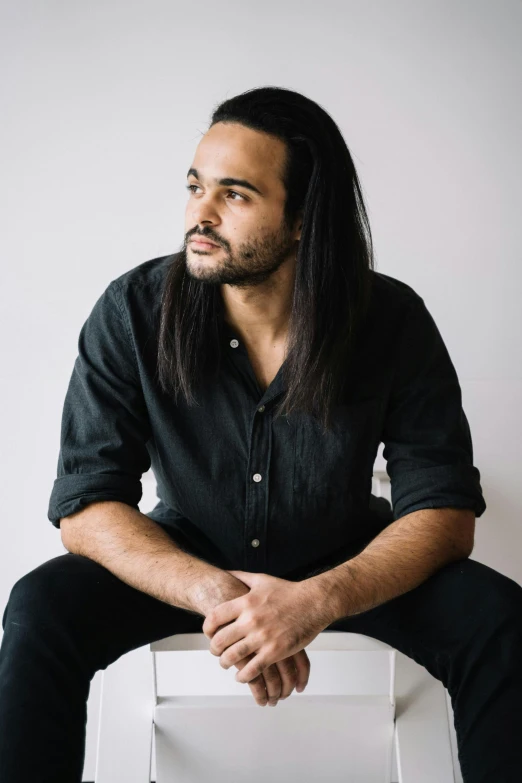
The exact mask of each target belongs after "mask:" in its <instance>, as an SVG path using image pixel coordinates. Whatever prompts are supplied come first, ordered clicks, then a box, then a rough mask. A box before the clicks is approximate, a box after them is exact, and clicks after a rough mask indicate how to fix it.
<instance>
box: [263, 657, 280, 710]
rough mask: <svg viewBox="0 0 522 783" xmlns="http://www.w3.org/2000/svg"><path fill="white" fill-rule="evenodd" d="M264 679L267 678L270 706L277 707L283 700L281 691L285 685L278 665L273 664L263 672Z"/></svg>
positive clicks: (267, 693)
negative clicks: (281, 699)
mask: <svg viewBox="0 0 522 783" xmlns="http://www.w3.org/2000/svg"><path fill="white" fill-rule="evenodd" d="M263 677H264V678H265V685H266V695H267V697H268V704H269V705H276V704H277V702H278V701H279V699H280V698H281V691H282V689H283V683H282V680H281V675H280V673H279V668H278V666H277V664H275V663H273V664H272V665H271V666H267V668H266V669H265V670H264V671H263Z"/></svg>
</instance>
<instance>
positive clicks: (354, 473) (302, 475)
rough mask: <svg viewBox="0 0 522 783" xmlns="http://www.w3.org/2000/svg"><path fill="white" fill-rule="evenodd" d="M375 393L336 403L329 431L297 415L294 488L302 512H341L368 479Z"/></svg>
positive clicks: (377, 428)
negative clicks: (373, 395) (340, 403)
mask: <svg viewBox="0 0 522 783" xmlns="http://www.w3.org/2000/svg"><path fill="white" fill-rule="evenodd" d="M382 408H383V401H382V400H381V399H380V398H379V397H372V398H369V399H364V400H358V401H354V402H348V403H345V404H342V405H339V406H337V408H336V413H335V418H334V422H333V424H332V427H331V429H330V430H329V431H327V432H323V430H322V427H321V425H320V424H319V423H318V422H317V421H316V420H315V419H313V418H312V417H305V416H301V415H300V416H299V418H298V419H296V422H295V427H296V435H295V455H294V476H293V490H294V501H295V502H296V504H297V505H298V507H300V508H302V510H303V513H306V514H308V513H310V512H312V513H314V514H317V513H323V514H324V513H326V514H328V515H330V514H334V515H335V514H336V515H343V516H346V514H347V513H349V511H350V510H351V509H352V507H353V506H354V504H355V503H356V502H357V499H358V497H359V496H363V495H364V492H365V490H366V489H367V483H368V480H369V481H370V482H371V472H372V469H373V464H374V462H375V456H376V453H377V448H378V445H379V442H380V432H381V427H382Z"/></svg>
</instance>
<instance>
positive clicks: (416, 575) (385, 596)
mask: <svg viewBox="0 0 522 783" xmlns="http://www.w3.org/2000/svg"><path fill="white" fill-rule="evenodd" d="M459 512H462V510H461V509H458V510H457V509H455V510H452V509H448V508H444V509H422V510H420V511H416V512H413V513H412V514H408V515H407V516H405V517H402V518H401V519H399V520H397V521H395V522H392V523H391V524H390V525H388V527H386V528H385V529H384V530H383V531H382V532H381V533H379V535H378V536H376V537H375V538H374V539H373V540H372V541H371V542H370V543H369V544H368V546H366V548H365V549H364V550H363V551H362V552H360V553H359V554H358V555H357V556H356V557H353V558H352V559H351V560H347V561H346V562H344V563H341V564H340V565H338V566H336V567H335V568H332V569H330V570H329V571H325V572H324V573H322V574H319V575H317V576H313V577H311V578H310V579H308V580H307V581H308V582H309V583H310V587H312V588H314V590H316V591H317V594H318V599H319V600H321V601H324V602H325V605H328V606H329V607H331V616H332V622H335V621H336V620H339V619H341V618H342V617H348V616H351V615H356V614H360V613H361V612H366V611H368V610H369V609H373V608H374V607H376V606H379V605H380V604H383V603H385V602H386V601H390V600H391V599H393V598H396V597H397V596H399V595H402V594H403V593H407V592H409V591H410V590H413V589H414V588H415V587H418V586H419V585H420V584H422V582H424V581H425V580H426V579H428V577H430V576H431V575H432V574H434V573H435V572H436V571H438V570H439V569H440V568H442V567H443V566H444V565H446V564H447V563H449V562H453V561H455V560H461V559H463V558H466V557H468V556H469V555H470V553H471V550H469V548H467V547H466V546H465V545H464V543H463V541H462V540H461V537H459V535H458V529H459V528H458V525H459V517H458V514H459Z"/></svg>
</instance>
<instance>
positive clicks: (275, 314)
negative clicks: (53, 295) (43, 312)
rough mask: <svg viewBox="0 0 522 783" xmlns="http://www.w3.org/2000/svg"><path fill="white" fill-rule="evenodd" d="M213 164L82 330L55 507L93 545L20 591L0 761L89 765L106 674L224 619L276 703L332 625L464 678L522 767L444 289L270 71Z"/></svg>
mask: <svg viewBox="0 0 522 783" xmlns="http://www.w3.org/2000/svg"><path fill="white" fill-rule="evenodd" d="M188 179H189V184H188V188H189V191H190V195H189V197H188V202H187V207H186V213H185V232H186V235H185V240H184V243H183V246H182V248H181V250H180V251H179V252H175V253H173V254H171V255H167V256H162V257H159V258H154V259H152V260H149V261H146V262H145V263H142V264H140V265H139V266H137V267H135V268H133V269H130V270H129V271H127V272H125V273H124V274H122V275H120V276H119V277H117V278H116V279H114V280H112V281H111V282H110V283H109V284H108V286H107V288H106V289H105V291H104V292H103V293H102V295H101V296H100V297H99V299H98V300H97V302H96V303H95V305H94V307H93V309H92V311H91V313H90V315H89V317H88V318H87V320H86V322H85V323H84V325H83V327H82V329H81V332H80V337H79V342H78V356H77V359H76V362H75V365H74V369H73V372H72V376H71V379H70V383H69V387H68V390H67V395H66V399H65V404H64V410H63V418H62V429H61V447H60V455H59V460H58V475H57V478H56V481H55V482H54V486H53V488H52V493H51V497H50V503H49V510H48V518H49V520H50V521H51V522H52V523H53V525H55V526H56V527H57V528H59V529H60V533H61V538H62V541H63V543H64V546H65V548H66V549H67V550H68V551H67V553H65V554H63V555H60V556H58V557H55V558H53V559H51V560H49V561H47V562H45V563H42V564H41V565H40V566H38V567H37V568H35V569H34V570H33V571H31V572H30V573H28V574H26V575H25V576H23V577H22V578H21V579H20V580H18V581H17V582H16V584H15V585H14V586H13V589H12V591H11V595H10V598H9V602H8V604H7V606H6V608H5V612H4V616H3V628H4V636H3V640H2V646H1V649H0V783H29V781H33V780H34V781H36V780H38V781H46V782H47V781H52V783H73V781H74V782H78V783H79V781H80V780H81V775H82V769H83V763H84V752H85V725H86V714H87V713H86V705H87V699H88V695H89V688H90V682H91V680H92V678H93V676H94V674H95V673H96V671H99V670H100V669H105V668H106V667H107V666H109V664H111V663H112V662H113V661H115V660H116V659H117V658H119V657H120V656H121V655H123V654H125V653H126V652H128V651H130V650H133V649H135V648H137V647H140V646H142V645H145V644H148V643H150V642H152V641H155V640H157V639H161V638H164V637H166V636H170V635H172V634H175V633H189V632H198V631H203V632H204V633H205V634H206V635H207V636H208V638H209V639H210V640H211V648H210V649H211V653H212V654H213V655H215V656H217V657H219V663H220V665H221V666H224V667H225V668H228V667H230V666H234V667H236V668H237V670H238V671H237V675H236V678H237V679H238V680H239V681H240V682H244V683H248V685H249V687H250V690H251V691H252V694H253V697H254V698H255V700H256V702H257V703H259V704H263V705H264V704H266V703H267V702H269V703H270V704H274V705H275V704H276V703H277V701H278V699H282V698H286V697H288V696H289V694H290V693H291V692H292V691H293V689H294V687H295V688H296V689H297V690H302V689H303V688H304V687H305V686H306V683H307V681H308V678H309V674H310V661H309V659H308V656H307V654H306V649H305V648H306V646H307V645H308V644H310V642H311V641H312V640H313V639H314V638H315V637H316V636H317V635H318V634H319V633H320V632H321V631H323V630H325V629H336V630H343V631H353V632H358V633H363V634H366V635H368V636H372V637H374V638H376V639H380V640H382V641H383V642H386V643H387V644H390V645H391V646H393V647H395V648H396V649H398V650H400V651H402V652H404V653H405V654H406V655H408V656H410V657H412V658H413V659H415V660H416V661H417V662H419V663H421V664H422V665H423V666H425V668H426V669H427V670H428V671H429V672H430V673H431V674H433V676H435V677H436V678H438V679H439V680H441V681H442V682H443V683H444V685H445V686H446V687H447V688H448V691H449V693H450V695H451V699H452V704H453V709H454V715H455V727H456V733H457V739H458V747H459V759H460V763H461V767H462V770H463V775H464V779H465V781H466V783H472V781H474V782H475V783H478V781H498V783H500V781H502V783H508V781H512V782H513V783H514V781H518V780H519V776H520V771H519V764H520V762H519V751H518V743H519V738H520V736H521V734H522V717H521V714H522V713H521V710H520V702H521V700H522V673H521V667H520V665H519V664H520V657H521V653H522V612H521V606H522V588H521V587H520V586H519V585H518V584H516V583H515V582H514V581H513V580H511V579H509V578H507V577H506V576H504V575H502V574H500V573H498V572H496V571H494V570H493V569H491V568H489V567H487V566H485V565H483V564H481V563H478V562H475V561H473V560H471V559H469V555H470V554H471V552H472V549H473V542H474V527H475V519H476V518H477V517H480V516H481V515H482V514H483V512H484V510H485V508H486V504H485V501H484V498H483V494H482V489H481V486H480V474H479V471H478V469H477V468H476V467H475V466H474V465H473V452H472V441H471V433H470V429H469V425H468V421H467V419H466V416H465V414H464V411H463V409H462V404H461V390H460V386H459V381H458V378H457V374H456V371H455V368H454V366H453V363H452V361H451V359H450V356H449V354H448V351H447V350H446V347H445V344H444V342H443V340H442V337H441V335H440V332H439V330H438V329H437V326H436V325H435V322H434V320H433V318H432V317H431V315H430V313H429V311H428V309H427V308H426V306H425V303H424V300H423V299H422V298H421V297H420V296H419V295H418V294H417V293H416V292H415V291H414V290H413V289H412V288H411V287H410V286H408V285H407V284H406V283H403V282H401V281H399V280H397V279H396V278H393V277H390V276H388V275H385V274H382V273H379V272H376V271H375V270H374V268H373V256H372V245H371V236H370V234H369V227H368V222H367V216H366V211H365V207H364V203H363V200H362V196H361V192H360V187H359V182H358V179H357V175H356V173H355V168H354V165H353V161H352V158H351V156H350V153H349V151H348V149H347V147H346V144H345V142H344V140H343V139H342V136H341V134H340V133H339V129H338V128H337V126H336V125H335V123H334V122H333V120H332V119H331V118H330V117H329V116H328V114H327V113H326V112H325V111H324V110H323V109H322V108H320V107H319V106H318V105H317V104H315V103H313V102H312V101H311V100H309V99H308V98H305V97H304V96H302V95H299V94H298V93H294V92H292V91H288V90H283V89H277V88H261V89H258V90H251V91H248V92H246V93H244V94H243V95H239V96H236V97H235V98H231V99H229V100H227V101H225V102H224V103H223V104H222V105H221V106H219V107H218V108H217V109H216V111H215V112H214V114H213V116H212V123H211V125H210V128H209V130H208V132H207V133H206V134H205V135H204V137H203V138H202V140H201V141H200V143H199V145H198V147H197V149H196V153H195V156H194V159H193V162H192V164H191V167H190V169H189V172H188ZM381 442H382V443H383V444H384V451H383V456H384V458H385V459H386V461H387V469H388V473H389V476H390V479H391V487H392V506H391V508H390V505H389V504H388V503H386V501H382V500H380V501H379V500H378V499H377V498H373V497H372V495H371V477H372V471H373V465H374V461H375V457H376V454H377V450H378V447H379V444H380V443H381ZM150 467H152V469H153V472H154V475H155V477H156V480H157V488H158V489H157V492H158V499H159V502H158V503H157V505H156V506H155V508H154V509H152V511H151V512H150V513H149V514H143V513H141V512H140V510H139V506H138V504H139V501H140V499H141V497H142V490H141V477H142V475H143V473H145V472H146V471H147V470H148V469H149V468H150ZM216 663H217V662H216Z"/></svg>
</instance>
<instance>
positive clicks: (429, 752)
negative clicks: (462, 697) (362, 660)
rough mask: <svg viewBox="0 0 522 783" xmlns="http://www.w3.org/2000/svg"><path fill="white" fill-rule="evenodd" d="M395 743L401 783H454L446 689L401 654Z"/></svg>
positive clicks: (396, 682) (397, 668)
mask: <svg viewBox="0 0 522 783" xmlns="http://www.w3.org/2000/svg"><path fill="white" fill-rule="evenodd" d="M395 700H396V711H395V742H396V747H395V750H396V757H397V771H398V775H399V783H418V781H419V780H422V783H441V781H444V782H445V783H446V781H447V783H454V781H455V777H454V767H453V757H452V751H451V739H450V728H449V721H448V710H447V703H446V689H445V688H444V685H443V684H442V683H441V682H440V680H437V679H435V677H433V676H432V675H431V674H430V673H429V672H428V671H426V669H425V668H424V667H423V666H420V665H419V664H418V663H417V662H416V661H414V660H413V659H412V658H409V657H408V656H407V655H404V654H403V653H400V652H398V651H397V658H396V670H395Z"/></svg>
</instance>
